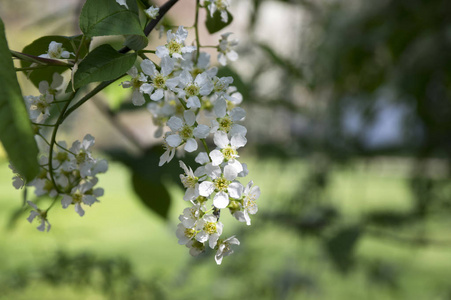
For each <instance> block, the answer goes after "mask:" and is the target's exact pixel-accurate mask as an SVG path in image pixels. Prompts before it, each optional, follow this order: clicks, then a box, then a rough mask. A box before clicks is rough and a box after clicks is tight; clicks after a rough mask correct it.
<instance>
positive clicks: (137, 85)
mask: <svg viewBox="0 0 451 300" xmlns="http://www.w3.org/2000/svg"><path fill="white" fill-rule="evenodd" d="M130 83H131V84H132V87H133V89H139V88H140V87H141V86H142V85H143V83H144V82H142V81H140V80H139V76H137V77H135V78H132V80H131V81H130Z"/></svg>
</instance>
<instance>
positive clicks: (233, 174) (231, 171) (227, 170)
mask: <svg viewBox="0 0 451 300" xmlns="http://www.w3.org/2000/svg"><path fill="white" fill-rule="evenodd" d="M237 176H238V171H237V170H236V169H235V168H234V167H233V166H231V165H226V166H225V167H224V178H225V179H227V180H230V181H232V180H234V179H235V178H237Z"/></svg>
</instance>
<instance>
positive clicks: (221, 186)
mask: <svg viewBox="0 0 451 300" xmlns="http://www.w3.org/2000/svg"><path fill="white" fill-rule="evenodd" d="M213 182H214V184H215V188H216V189H217V190H219V191H224V190H226V189H227V188H228V187H229V184H230V181H228V180H227V179H225V178H222V177H221V178H217V179H215V180H214V181H213Z"/></svg>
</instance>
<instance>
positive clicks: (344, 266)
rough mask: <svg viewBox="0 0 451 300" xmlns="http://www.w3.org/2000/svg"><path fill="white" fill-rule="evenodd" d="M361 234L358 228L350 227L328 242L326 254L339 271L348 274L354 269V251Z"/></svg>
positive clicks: (343, 229) (340, 231)
mask: <svg viewBox="0 0 451 300" xmlns="http://www.w3.org/2000/svg"><path fill="white" fill-rule="evenodd" d="M361 234H362V232H361V230H360V228H359V227H358V226H350V227H346V228H342V229H341V230H339V231H338V232H337V233H336V234H335V235H334V236H332V238H330V239H328V240H326V243H325V249H326V252H327V254H328V255H329V258H330V259H331V260H332V262H333V264H334V266H335V267H336V268H337V269H338V270H339V271H341V272H346V271H348V270H349V269H350V268H351V267H352V265H353V262H354V260H353V258H354V249H355V247H356V245H357V242H358V240H359V238H360V237H361Z"/></svg>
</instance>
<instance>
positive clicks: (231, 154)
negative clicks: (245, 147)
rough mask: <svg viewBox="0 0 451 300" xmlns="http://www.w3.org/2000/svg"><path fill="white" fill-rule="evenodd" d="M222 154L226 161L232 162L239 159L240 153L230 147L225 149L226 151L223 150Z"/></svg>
mask: <svg viewBox="0 0 451 300" xmlns="http://www.w3.org/2000/svg"><path fill="white" fill-rule="evenodd" d="M221 152H222V154H223V155H224V158H225V159H226V160H231V159H233V158H235V157H238V151H236V150H235V149H233V148H232V147H230V146H227V147H225V148H224V149H222V150H221Z"/></svg>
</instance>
